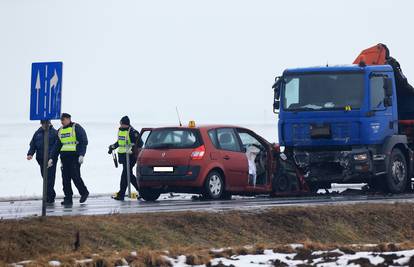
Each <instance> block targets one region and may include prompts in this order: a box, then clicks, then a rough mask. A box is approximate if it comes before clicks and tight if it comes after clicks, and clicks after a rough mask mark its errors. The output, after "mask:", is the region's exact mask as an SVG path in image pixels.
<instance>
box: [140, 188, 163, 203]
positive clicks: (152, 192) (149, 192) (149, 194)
mask: <svg viewBox="0 0 414 267" xmlns="http://www.w3.org/2000/svg"><path fill="white" fill-rule="evenodd" d="M139 195H140V196H141V197H142V198H143V199H144V200H145V201H155V200H157V199H158V198H159V197H160V195H161V193H160V191H158V190H156V189H152V188H142V189H140V190H139Z"/></svg>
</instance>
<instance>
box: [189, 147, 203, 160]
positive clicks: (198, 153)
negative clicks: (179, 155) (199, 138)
mask: <svg viewBox="0 0 414 267" xmlns="http://www.w3.org/2000/svg"><path fill="white" fill-rule="evenodd" d="M205 153H206V148H205V147H204V145H202V146H199V147H197V148H196V149H194V150H193V152H191V159H195V160H196V159H202V158H203V157H204V154H205Z"/></svg>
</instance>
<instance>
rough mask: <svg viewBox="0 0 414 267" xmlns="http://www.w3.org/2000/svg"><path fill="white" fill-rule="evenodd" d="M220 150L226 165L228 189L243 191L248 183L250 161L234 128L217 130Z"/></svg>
mask: <svg viewBox="0 0 414 267" xmlns="http://www.w3.org/2000/svg"><path fill="white" fill-rule="evenodd" d="M216 134H217V141H218V145H219V150H220V158H219V160H220V162H221V163H222V165H223V166H224V172H225V177H226V189H227V190H231V191H241V190H243V189H244V188H245V187H246V185H247V183H248V179H247V178H248V163H247V158H246V154H245V153H244V151H243V148H242V146H241V144H240V141H239V138H238V136H237V133H236V131H235V129H233V128H218V129H217V130H216Z"/></svg>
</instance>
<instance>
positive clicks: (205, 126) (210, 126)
mask: <svg viewBox="0 0 414 267" xmlns="http://www.w3.org/2000/svg"><path fill="white" fill-rule="evenodd" d="M217 128H238V129H246V130H249V129H247V128H245V127H241V126H236V125H231V124H202V125H196V126H195V127H188V126H164V127H154V128H153V129H154V130H155V129H199V130H210V129H217Z"/></svg>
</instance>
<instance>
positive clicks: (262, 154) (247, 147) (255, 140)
mask: <svg viewBox="0 0 414 267" xmlns="http://www.w3.org/2000/svg"><path fill="white" fill-rule="evenodd" d="M237 133H238V136H239V137H240V141H241V143H242V146H243V150H244V151H246V157H247V159H248V165H249V173H251V172H253V170H250V169H251V168H254V173H255V174H256V183H252V182H253V181H252V179H249V183H248V186H249V187H254V188H256V189H258V188H259V187H262V188H263V187H267V186H268V185H269V184H270V176H269V173H270V171H271V169H270V167H271V164H270V163H271V160H272V155H271V153H270V151H269V145H268V143H267V142H265V141H264V140H262V138H260V137H259V136H258V135H256V134H255V133H254V132H252V131H249V130H247V129H237ZM252 151H257V153H252ZM249 157H250V158H249ZM249 160H250V161H251V162H249Z"/></svg>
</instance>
